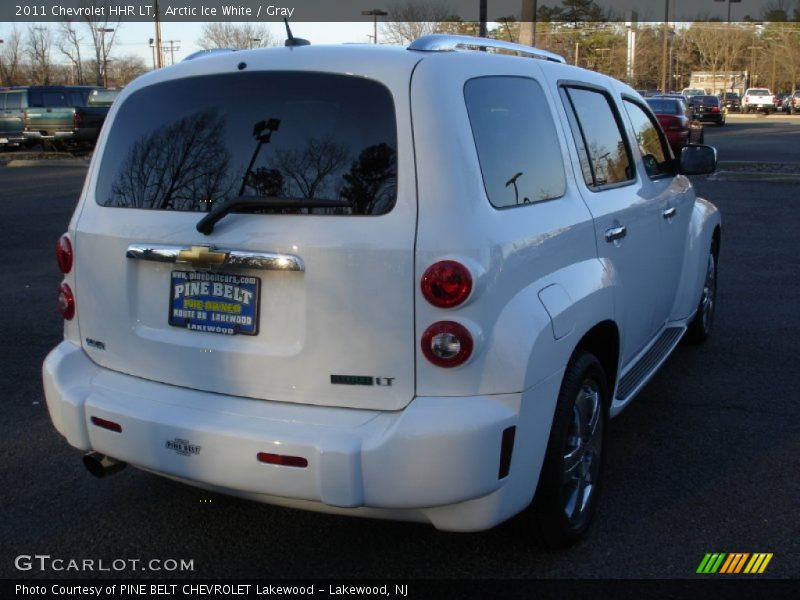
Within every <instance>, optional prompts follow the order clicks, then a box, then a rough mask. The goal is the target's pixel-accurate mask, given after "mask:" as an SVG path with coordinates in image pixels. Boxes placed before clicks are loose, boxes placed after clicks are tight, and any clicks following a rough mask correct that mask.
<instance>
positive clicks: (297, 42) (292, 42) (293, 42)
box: [283, 19, 311, 48]
mask: <svg viewBox="0 0 800 600" xmlns="http://www.w3.org/2000/svg"><path fill="white" fill-rule="evenodd" d="M283 23H284V25H286V41H285V42H283V45H284V46H287V47H290V48H291V47H294V46H310V45H311V42H309V41H308V40H304V39H303V38H296V37H294V36H293V35H292V30H291V29H289V19H284V20H283Z"/></svg>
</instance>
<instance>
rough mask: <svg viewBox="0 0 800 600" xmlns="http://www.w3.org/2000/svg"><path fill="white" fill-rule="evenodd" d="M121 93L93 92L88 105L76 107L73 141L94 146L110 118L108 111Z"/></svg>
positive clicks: (87, 100) (114, 91) (117, 91)
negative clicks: (108, 117) (107, 118)
mask: <svg viewBox="0 0 800 600" xmlns="http://www.w3.org/2000/svg"><path fill="white" fill-rule="evenodd" d="M119 92H120V90H107V89H97V90H92V92H91V93H90V94H89V95H88V96H87V98H86V105H85V106H76V107H75V115H74V117H73V122H74V125H75V130H74V132H75V135H74V137H73V141H75V142H79V143H81V142H83V143H88V144H90V145H92V146H94V144H95V143H96V142H97V137H98V136H99V135H100V130H101V129H102V128H103V123H105V120H106V117H107V116H108V111H109V110H110V108H111V105H112V104H113V103H114V100H115V99H116V97H117V96H118V95H119Z"/></svg>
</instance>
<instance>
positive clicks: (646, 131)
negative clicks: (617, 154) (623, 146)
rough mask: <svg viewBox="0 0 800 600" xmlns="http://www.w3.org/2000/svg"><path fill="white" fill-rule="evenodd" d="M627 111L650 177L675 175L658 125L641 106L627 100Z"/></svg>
mask: <svg viewBox="0 0 800 600" xmlns="http://www.w3.org/2000/svg"><path fill="white" fill-rule="evenodd" d="M623 104H624V105H625V112H627V113H628V117H629V118H630V120H631V125H632V126H633V134H634V135H635V136H636V145H637V146H638V148H639V153H640V154H641V155H642V161H643V162H644V168H645V171H647V174H648V175H649V176H650V177H662V176H664V175H673V174H674V171H673V167H672V164H671V160H670V158H671V155H670V153H669V150H667V148H666V145H665V143H664V139H663V138H662V136H661V133H660V132H659V129H658V127H657V126H656V125H655V123H653V121H652V120H651V119H650V116H649V115H648V114H647V113H646V112H645V111H644V109H642V107H641V106H639V105H638V104H635V103H634V102H631V101H630V100H625V101H624V102H623Z"/></svg>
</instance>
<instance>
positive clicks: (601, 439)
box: [529, 351, 609, 548]
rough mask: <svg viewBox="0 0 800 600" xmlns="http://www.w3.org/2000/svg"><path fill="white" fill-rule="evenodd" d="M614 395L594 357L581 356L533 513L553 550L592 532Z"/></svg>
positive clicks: (564, 393)
mask: <svg viewBox="0 0 800 600" xmlns="http://www.w3.org/2000/svg"><path fill="white" fill-rule="evenodd" d="M608 400H609V393H608V385H607V383H606V376H605V373H604V371H603V367H602V366H601V365H600V362H599V361H598V360H597V358H595V357H594V355H592V354H589V353H587V352H581V351H579V352H577V353H576V354H575V355H574V356H573V358H572V360H570V363H569V365H568V366H567V370H566V372H565V374H564V379H563V381H562V383H561V391H560V392H559V395H558V402H557V404H556V410H555V415H554V417H553V426H552V428H551V430H550V439H549V441H548V443H547V452H546V454H545V459H544V465H543V466H542V472H541V476H540V478H539V485H538V488H537V490H536V496H535V497H534V500H533V503H532V504H531V507H530V509H529V511H530V518H532V520H533V521H534V526H535V528H536V530H537V533H538V535H539V538H540V540H541V542H542V543H543V545H545V546H547V547H550V548H566V547H568V546H571V545H573V544H575V543H576V542H577V541H579V540H580V539H581V537H582V536H583V535H584V534H585V533H586V531H587V530H588V529H589V525H590V524H591V521H592V516H593V515H594V512H595V509H596V507H597V502H598V497H599V494H600V484H601V481H602V479H601V478H602V474H603V462H604V458H605V453H604V450H605V429H606V419H607V407H608Z"/></svg>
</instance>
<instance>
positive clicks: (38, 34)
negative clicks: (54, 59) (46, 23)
mask: <svg viewBox="0 0 800 600" xmlns="http://www.w3.org/2000/svg"><path fill="white" fill-rule="evenodd" d="M52 44H53V38H52V32H51V30H50V29H49V28H48V27H41V26H38V25H31V26H29V27H28V35H27V36H26V38H25V53H26V54H27V55H28V60H29V62H30V81H31V83H32V84H34V85H49V84H50V78H51V75H52V63H51V60H50V47H51V46H52Z"/></svg>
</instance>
